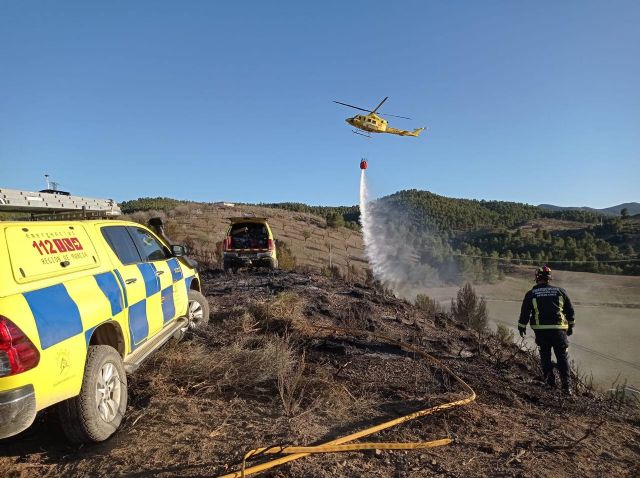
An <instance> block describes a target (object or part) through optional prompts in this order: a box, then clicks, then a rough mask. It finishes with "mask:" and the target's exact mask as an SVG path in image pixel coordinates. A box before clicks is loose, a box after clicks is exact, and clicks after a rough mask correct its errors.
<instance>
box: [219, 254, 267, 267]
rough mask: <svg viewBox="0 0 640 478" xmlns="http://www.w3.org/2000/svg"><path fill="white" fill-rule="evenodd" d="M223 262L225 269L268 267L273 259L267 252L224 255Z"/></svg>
mask: <svg viewBox="0 0 640 478" xmlns="http://www.w3.org/2000/svg"><path fill="white" fill-rule="evenodd" d="M223 261H224V266H225V269H226V268H229V267H251V266H254V267H269V266H270V265H271V264H272V263H273V262H274V259H273V257H272V256H271V253H269V252H259V253H257V254H255V253H254V254H242V253H240V254H238V253H225V254H224V256H223Z"/></svg>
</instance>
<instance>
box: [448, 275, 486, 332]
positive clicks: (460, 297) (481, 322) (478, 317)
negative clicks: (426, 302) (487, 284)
mask: <svg viewBox="0 0 640 478" xmlns="http://www.w3.org/2000/svg"><path fill="white" fill-rule="evenodd" d="M451 315H452V316H453V318H454V319H455V320H457V321H459V322H462V323H463V324H466V325H468V326H469V327H471V328H472V329H473V330H475V331H476V332H478V334H479V335H481V334H483V333H484V332H485V331H486V329H487V323H488V322H489V314H488V313H487V303H486V302H485V300H484V298H478V296H477V295H476V291H475V290H474V289H473V287H472V286H471V284H469V283H468V282H467V283H466V284H465V285H464V286H463V287H462V288H461V289H460V290H458V294H457V296H456V298H455V299H451Z"/></svg>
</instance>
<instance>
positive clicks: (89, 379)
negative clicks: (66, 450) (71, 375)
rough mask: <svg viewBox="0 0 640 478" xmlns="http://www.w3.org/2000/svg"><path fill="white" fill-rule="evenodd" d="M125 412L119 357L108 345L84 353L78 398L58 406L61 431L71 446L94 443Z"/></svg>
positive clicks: (112, 430)
mask: <svg viewBox="0 0 640 478" xmlns="http://www.w3.org/2000/svg"><path fill="white" fill-rule="evenodd" d="M126 408H127V375H126V373H125V371H124V366H123V364H122V358H121V357H120V354H118V352H117V351H116V349H114V348H113V347H110V346H108V345H91V346H90V347H89V349H88V350H87V362H86V364H85V367H84V376H83V378H82V387H81V388H80V395H78V396H76V397H72V398H70V399H68V400H65V401H64V402H62V403H61V404H60V405H59V406H58V415H59V417H60V421H61V425H62V429H63V431H64V434H65V435H66V436H67V438H68V439H69V441H71V442H73V443H97V442H101V441H104V440H106V439H107V438H109V437H110V436H111V435H113V433H115V431H116V430H117V429H118V427H119V426H120V423H121V422H122V417H123V416H124V412H125V410H126Z"/></svg>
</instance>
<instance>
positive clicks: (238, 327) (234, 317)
mask: <svg viewBox="0 0 640 478" xmlns="http://www.w3.org/2000/svg"><path fill="white" fill-rule="evenodd" d="M211 321H212V322H225V333H226V334H228V335H232V336H233V335H239V334H249V333H254V332H258V331H259V330H260V324H259V322H258V321H257V320H256V319H255V318H254V316H253V315H252V314H251V313H250V312H249V310H248V309H247V308H246V307H242V306H236V307H232V308H231V309H228V310H221V311H216V312H215V313H214V314H213V315H212V320H211Z"/></svg>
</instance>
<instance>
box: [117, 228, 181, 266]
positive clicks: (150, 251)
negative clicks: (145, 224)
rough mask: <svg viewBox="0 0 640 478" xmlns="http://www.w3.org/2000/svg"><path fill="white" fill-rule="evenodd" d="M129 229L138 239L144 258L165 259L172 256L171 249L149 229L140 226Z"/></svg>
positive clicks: (145, 259) (148, 260)
mask: <svg viewBox="0 0 640 478" xmlns="http://www.w3.org/2000/svg"><path fill="white" fill-rule="evenodd" d="M127 229H129V232H130V233H131V235H132V236H133V238H134V240H135V241H136V245H137V246H138V250H139V251H140V254H141V255H142V260H144V261H147V262H152V261H163V260H165V259H168V258H169V257H171V254H169V251H167V249H166V248H165V247H163V245H162V244H160V242H158V240H157V239H156V238H155V237H154V236H153V234H151V233H150V232H149V231H146V230H144V229H142V228H140V227H128V228H127Z"/></svg>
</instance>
